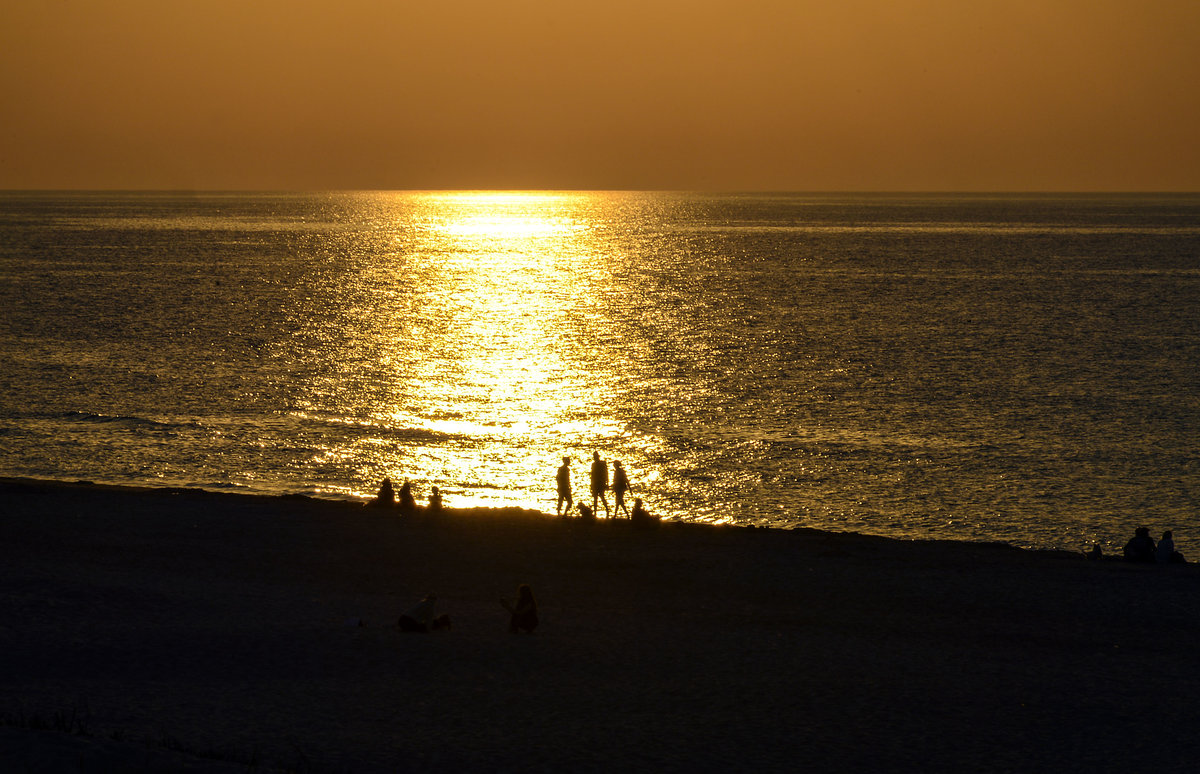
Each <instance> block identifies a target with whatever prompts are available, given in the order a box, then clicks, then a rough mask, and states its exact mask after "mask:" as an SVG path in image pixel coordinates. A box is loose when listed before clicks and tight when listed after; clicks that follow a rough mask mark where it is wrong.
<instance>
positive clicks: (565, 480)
mask: <svg viewBox="0 0 1200 774" xmlns="http://www.w3.org/2000/svg"><path fill="white" fill-rule="evenodd" d="M556 482H557V484H558V505H556V506H554V512H555V513H556V514H557V515H559V516H562V517H566V516H567V515H569V514H570V513H571V506H572V505H573V504H574V502H575V501H574V500H572V499H571V458H570V457H563V464H562V465H559V467H558V477H557V479H556ZM564 502H565V503H566V504H567V509H566V510H565V511H564V510H563V503H564Z"/></svg>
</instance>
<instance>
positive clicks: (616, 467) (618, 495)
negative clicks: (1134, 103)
mask: <svg viewBox="0 0 1200 774" xmlns="http://www.w3.org/2000/svg"><path fill="white" fill-rule="evenodd" d="M628 491H629V476H627V475H625V468H623V467H621V461H620V460H616V461H614V462H613V495H614V502H613V510H614V511H617V512H618V513H620V512H621V511H625V518H629V509H628V508H627V507H625V493H626V492H628Z"/></svg>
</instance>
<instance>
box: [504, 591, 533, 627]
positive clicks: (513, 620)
mask: <svg viewBox="0 0 1200 774" xmlns="http://www.w3.org/2000/svg"><path fill="white" fill-rule="evenodd" d="M500 604H502V605H504V609H505V610H507V611H508V612H509V615H510V617H509V619H508V630H509V631H510V632H512V633H513V634H516V633H518V632H522V631H525V632H529V633H530V634H533V630H534V629H536V628H537V625H538V615H537V602H535V601H533V590H532V589H531V588H529V584H527V583H522V584H521V586H520V587H519V588H518V589H517V603H516V604H515V605H510V604H509V603H508V600H507V599H502V600H500Z"/></svg>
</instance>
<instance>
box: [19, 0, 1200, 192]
mask: <svg viewBox="0 0 1200 774" xmlns="http://www.w3.org/2000/svg"><path fill="white" fill-rule="evenodd" d="M0 188H185V189H193V188H194V189H211V188H222V189H349V188H355V189H361V188H382V189H431V188H433V189H443V188H589V189H707V190H890V191H898V190H918V191H919V190H964V191H978V190H1004V191H1021V190H1034V191H1037V190H1060V191H1061V190H1079V191H1090V190H1189V191H1195V190H1200V2H1196V0H1136V1H1134V0H1003V2H998V1H993V0H969V1H968V0H904V2H897V0H837V2H832V1H831V0H821V2H809V1H808V0H727V1H715V0H679V1H678V2H676V1H674V0H671V1H666V0H605V2H592V0H580V1H579V2H555V3H551V2H547V0H510V2H505V3H499V2H480V1H479V0H437V2H434V1H433V0H426V1H425V2H420V3H416V2H411V1H405V0H322V1H321V2H317V1H316V0H237V1H236V2H227V1H226V0H0Z"/></svg>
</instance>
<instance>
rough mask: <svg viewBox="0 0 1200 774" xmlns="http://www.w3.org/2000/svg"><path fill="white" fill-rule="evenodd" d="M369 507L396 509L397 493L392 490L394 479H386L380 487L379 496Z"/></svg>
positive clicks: (376, 496)
mask: <svg viewBox="0 0 1200 774" xmlns="http://www.w3.org/2000/svg"><path fill="white" fill-rule="evenodd" d="M368 504H369V505H372V506H375V507H376V508H394V507H395V506H396V493H395V491H393V490H392V479H391V478H390V477H386V476H385V477H384V479H383V483H382V484H380V485H379V494H377V495H375V499H374V500H372V501H371V502H370V503H368Z"/></svg>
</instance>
